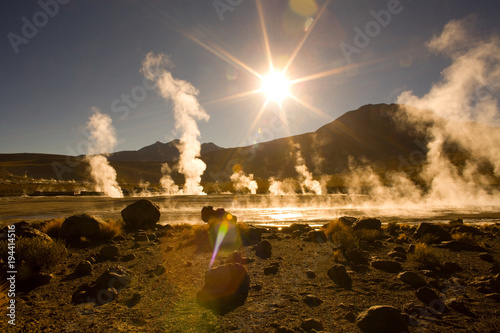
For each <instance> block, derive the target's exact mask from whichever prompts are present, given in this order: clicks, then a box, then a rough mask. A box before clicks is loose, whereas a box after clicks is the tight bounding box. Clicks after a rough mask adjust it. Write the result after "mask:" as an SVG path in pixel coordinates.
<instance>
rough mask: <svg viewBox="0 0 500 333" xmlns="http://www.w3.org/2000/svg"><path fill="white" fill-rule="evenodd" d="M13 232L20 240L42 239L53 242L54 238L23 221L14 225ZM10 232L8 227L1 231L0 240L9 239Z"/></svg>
mask: <svg viewBox="0 0 500 333" xmlns="http://www.w3.org/2000/svg"><path fill="white" fill-rule="evenodd" d="M11 228H12V227H11ZM12 230H14V234H15V235H16V238H19V237H22V238H40V239H43V240H45V241H47V242H52V238H50V236H49V235H47V234H46V233H44V232H41V231H40V230H38V229H35V228H33V227H31V226H30V224H29V223H28V222H24V221H22V222H17V223H14V224H13V229H12ZM8 231H9V228H8V227H7V226H5V227H3V228H2V230H0V240H2V239H7V238H8V234H9V232H8Z"/></svg>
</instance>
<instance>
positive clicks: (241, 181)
mask: <svg viewBox="0 0 500 333" xmlns="http://www.w3.org/2000/svg"><path fill="white" fill-rule="evenodd" d="M230 179H231V182H232V183H233V186H234V189H235V190H236V191H238V192H241V191H244V190H248V191H249V192H250V194H256V193H257V189H258V186H257V182H256V181H255V180H253V174H250V175H248V176H247V175H246V174H245V173H244V172H243V170H240V171H239V172H235V173H233V174H232V175H231V177H230Z"/></svg>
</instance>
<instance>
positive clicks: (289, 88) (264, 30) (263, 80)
mask: <svg viewBox="0 0 500 333" xmlns="http://www.w3.org/2000/svg"><path fill="white" fill-rule="evenodd" d="M312 2H313V3H316V2H315V1H312ZM329 2H330V0H326V1H325V2H324V3H323V5H321V6H317V5H316V9H315V11H314V13H312V14H311V13H307V15H305V16H304V28H303V35H302V37H300V40H299V41H298V43H297V45H296V46H295V47H294V48H293V50H292V52H290V54H288V55H286V57H285V59H286V61H284V62H282V63H280V64H277V63H275V61H274V59H275V56H276V55H274V54H273V46H274V45H273V44H272V43H271V41H270V33H269V28H268V24H267V20H266V15H265V14H266V13H265V9H264V6H263V3H262V0H255V6H256V11H257V14H258V20H259V22H258V27H259V28H260V30H261V31H260V35H261V42H262V49H263V51H264V57H263V58H262V60H261V61H260V63H261V64H265V69H264V70H262V69H260V70H257V69H255V68H253V67H252V65H250V64H248V63H246V62H245V61H242V60H241V59H238V57H237V56H235V55H234V54H232V53H231V52H228V51H227V50H225V49H224V48H223V47H221V46H220V45H218V44H217V43H216V42H211V41H210V39H205V38H203V40H202V39H201V37H198V36H195V35H194V34H193V33H191V32H188V31H186V30H185V29H183V28H182V27H181V24H179V23H178V22H177V20H176V19H175V18H173V17H170V15H168V14H165V15H166V16H167V17H168V21H169V22H170V23H173V24H174V26H175V27H176V29H177V30H178V31H179V32H180V33H182V34H183V35H184V36H185V37H187V38H188V39H190V40H191V41H193V42H195V43H196V44H197V45H199V46H201V47H202V48H203V49H205V50H207V51H208V52H210V53H211V54H213V55H215V56H216V57H218V58H219V59H221V60H223V61H224V62H225V63H227V64H228V65H230V66H232V67H234V68H237V69H238V70H239V71H242V72H244V73H248V74H250V77H254V78H255V79H256V80H255V84H254V86H252V87H250V89H242V90H240V91H238V92H236V93H233V94H227V95H225V96H220V97H217V98H213V99H209V100H205V101H203V104H204V105H206V106H208V105H210V106H216V105H217V104H220V103H226V102H234V101H238V100H243V99H246V98H248V97H251V96H263V97H264V101H263V104H262V106H261V107H260V108H259V110H258V111H257V113H256V115H255V119H254V120H253V122H252V127H251V128H249V130H248V133H250V132H252V131H253V129H254V127H255V126H256V125H257V124H258V122H259V120H260V119H261V117H262V116H263V114H264V112H265V111H266V110H267V109H268V107H270V106H271V105H272V104H274V105H276V106H277V107H278V109H279V113H280V114H281V115H283V114H284V113H285V112H286V110H285V101H286V100H290V102H291V103H296V104H297V105H300V106H302V107H305V108H306V109H308V110H310V111H311V112H312V113H314V114H315V115H317V116H319V117H321V118H324V119H330V117H329V116H328V114H327V113H325V112H324V111H322V110H321V109H320V108H318V107H316V106H315V105H314V103H313V102H312V101H311V100H310V98H304V97H301V96H298V95H297V94H294V86H295V85H297V84H301V85H303V84H304V83H307V82H309V81H312V80H317V79H320V78H324V77H329V76H335V75H340V74H342V73H344V72H346V71H348V70H349V69H350V67H352V66H349V65H347V66H341V67H334V68H330V69H327V70H325V71H321V72H313V73H310V74H307V75H303V76H301V77H293V76H292V75H291V73H290V72H291V71H290V69H291V68H293V65H294V61H295V60H296V59H297V57H298V55H299V54H300V53H301V52H303V51H304V45H305V44H306V42H307V40H308V39H309V37H310V36H311V35H312V34H313V31H314V30H315V27H316V26H317V23H318V22H319V21H320V20H321V18H322V16H323V14H324V13H325V12H326V11H327V5H328V4H329ZM301 72H304V70H302V71H301ZM287 105H289V104H287ZM285 125H287V124H286V122H285ZM248 133H247V135H248Z"/></svg>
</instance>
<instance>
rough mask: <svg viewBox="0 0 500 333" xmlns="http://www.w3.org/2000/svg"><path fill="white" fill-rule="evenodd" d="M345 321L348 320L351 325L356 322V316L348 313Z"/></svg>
mask: <svg viewBox="0 0 500 333" xmlns="http://www.w3.org/2000/svg"><path fill="white" fill-rule="evenodd" d="M344 319H345V320H347V321H348V322H350V323H354V322H355V321H356V315H355V314H354V313H352V312H348V313H346V315H345V316H344Z"/></svg>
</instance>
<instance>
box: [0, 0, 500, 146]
mask: <svg viewBox="0 0 500 333" xmlns="http://www.w3.org/2000/svg"><path fill="white" fill-rule="evenodd" d="M42 4H45V6H46V8H49V9H48V10H45V11H44V9H43V8H42V7H43V6H42ZM214 4H215V5H214ZM216 5H217V6H218V9H217V8H216ZM323 5H325V2H324V1H322V0H316V1H314V0H290V1H286V0H269V1H264V0H263V1H262V9H263V10H262V14H263V17H264V23H265V26H266V31H267V34H268V39H269V46H270V51H271V54H272V56H273V63H274V64H275V66H276V67H280V66H284V64H286V63H287V59H290V57H291V55H292V54H293V52H294V50H295V49H296V47H297V45H299V43H300V41H301V40H302V39H303V37H304V36H305V34H306V32H305V30H306V29H305V27H307V26H308V24H309V23H310V22H315V26H314V28H313V29H312V31H311V33H310V34H309V37H308V38H307V40H306V41H305V43H304V44H303V46H302V48H301V49H300V51H299V52H298V53H297V56H296V57H295V58H294V61H293V62H292V64H291V65H290V67H289V71H288V72H287V75H288V77H289V78H291V79H297V78H302V77H308V76H311V75H314V74H318V73H331V75H326V74H324V76H323V77H320V78H317V79H314V80H308V81H306V82H302V83H299V84H296V85H294V86H293V87H292V93H293V94H294V95H295V96H297V97H298V98H299V99H300V100H302V101H304V102H305V104H308V105H310V106H311V107H306V106H304V105H301V104H300V103H297V102H295V101H294V100H293V99H287V100H285V101H284V103H283V110H280V109H279V107H278V106H277V105H276V104H274V103H270V104H269V105H268V107H266V109H265V110H264V111H263V112H262V114H261V115H260V117H258V115H259V110H260V109H261V107H262V105H263V103H264V101H265V96H264V95H263V94H260V93H258V94H252V95H249V96H246V97H242V98H234V99H230V100H226V101H221V99H223V98H224V97H227V96H230V95H235V94H239V93H244V92H246V91H249V90H253V89H256V88H258V87H259V86H260V80H259V79H258V78H256V77H255V76H254V75H253V74H251V73H249V72H248V71H246V70H245V69H244V68H243V67H245V66H248V67H250V68H252V69H253V70H255V71H256V72H258V73H261V74H265V73H266V72H267V71H268V61H267V57H266V48H265V47H264V39H263V34H262V29H261V24H260V20H259V12H258V10H257V8H258V6H257V2H256V0H232V1H229V0H220V1H218V2H214V1H194V0H171V1H158V0H151V1H139V0H122V1H111V0H85V1H83V0H72V1H71V0H59V2H58V1H57V0H42V1H24V0H4V1H2V3H1V4H0V15H1V18H0V21H1V22H2V23H1V25H0V36H1V48H0V63H1V64H2V67H1V72H0V73H1V75H0V101H1V104H0V153H16V152H40V153H57V154H71V153H72V152H76V153H79V154H81V153H85V151H84V145H83V144H82V142H84V141H85V140H86V136H85V133H84V128H85V124H86V122H87V120H88V118H89V116H90V115H91V114H92V111H91V108H92V107H98V108H99V109H100V110H101V112H102V113H106V114H108V115H110V116H111V118H112V120H113V125H114V126H115V128H116V132H117V136H118V145H117V146H116V147H115V151H118V150H132V149H139V148H141V147H143V146H146V145H149V144H152V143H154V142H155V141H162V142H166V141H170V140H172V139H174V138H177V137H180V134H179V133H175V131H174V118H173V112H172V106H171V104H170V103H169V102H165V101H164V100H163V99H162V98H160V97H159V96H158V95H157V94H156V93H155V91H154V90H151V89H146V88H147V87H149V86H148V84H147V82H145V81H144V77H143V75H142V74H141V72H140V69H141V64H142V61H143V60H144V58H145V56H146V54H147V53H148V52H154V53H164V54H166V55H168V56H169V58H170V60H171V62H172V63H173V65H174V66H173V67H172V68H170V71H171V72H172V75H173V76H174V77H176V78H178V79H182V80H186V81H189V82H190V83H191V84H192V85H194V86H195V87H196V88H197V89H198V90H199V96H198V97H199V101H200V103H201V105H202V106H203V107H204V109H205V110H206V111H207V113H208V114H209V115H210V120H209V121H208V122H200V123H199V127H200V131H201V138H200V140H201V141H202V142H214V143H215V144H217V145H219V146H223V147H234V146H242V145H248V144H251V143H253V142H260V141H268V140H271V139H276V138H279V137H283V136H287V135H294V134H301V133H305V132H310V131H314V130H316V129H317V128H319V127H321V126H322V125H324V124H326V123H328V122H330V121H332V120H334V119H335V118H337V117H339V116H340V115H342V114H343V113H344V112H346V111H349V110H352V109H356V108H358V107H359V106H361V105H364V104H368V103H372V104H373V103H391V102H394V101H395V100H396V98H397V96H398V95H399V93H401V92H402V91H404V90H413V91H414V93H415V94H416V95H417V96H419V95H423V94H425V93H426V92H427V91H428V90H429V88H430V87H431V85H432V83H433V82H436V81H437V80H438V79H439V75H440V72H441V71H442V70H443V69H444V68H445V67H446V66H447V65H449V63H450V60H449V59H446V58H443V57H441V56H436V55H433V54H431V53H430V52H429V51H427V49H426V48H425V42H426V41H428V40H429V39H430V38H432V36H433V35H438V34H439V33H440V32H441V30H442V28H443V27H444V25H445V24H446V23H447V22H449V21H450V20H454V19H461V18H463V17H466V16H468V15H470V14H475V15H477V22H478V24H477V25H476V26H475V27H471V29H474V31H475V34H476V35H477V36H478V38H480V36H481V35H491V34H492V33H498V32H499V28H500V22H499V20H498V17H499V14H500V3H499V2H498V1H496V0H479V1H466V0H432V1H431V0H427V1H425V0H422V1H415V0H414V1H410V0H401V1H395V0H390V1H387V0H381V1H379V0H375V1H374V0H370V1H368V0H366V1H349V2H346V1H338V0H332V1H329V2H328V3H327V4H326V7H325V9H324V11H321V8H322V7H323ZM47 6H48V7H47ZM56 7H57V12H56ZM388 7H390V8H392V9H393V12H394V13H392V14H391V18H390V22H387V24H385V23H384V24H380V23H376V24H378V30H377V26H375V25H376V24H375V25H374V24H372V25H371V26H370V25H369V23H370V22H372V21H373V22H375V18H374V16H373V11H374V12H375V13H380V11H382V10H384V11H387V10H388ZM390 8H389V9H390ZM50 11H52V12H50ZM46 12H48V14H44V13H46ZM319 13H322V14H321V15H319ZM49 14H50V15H49ZM308 19H310V20H309V21H308ZM311 19H312V20H311ZM314 20H316V21H314ZM26 22H28V24H27V23H26ZM35 23H36V24H37V25H38V26H36V25H34V24H35ZM32 24H33V26H34V27H35V28H36V31H33V30H30V29H29V27H25V26H26V25H32ZM367 24H368V27H369V28H370V27H371V28H372V29H375V30H372V31H371V34H372V36H373V37H370V36H368V38H369V43H365V44H367V45H360V44H359V43H358V46H362V47H359V48H357V51H356V52H355V53H352V54H350V64H349V63H348V62H349V61H348V59H347V58H346V52H345V45H347V44H348V45H351V46H353V47H356V36H357V32H356V31H357V30H356V29H355V28H359V29H360V30H361V31H364V30H365V28H366V27H367ZM383 25H385V26H383ZM365 33H366V32H365ZM358 39H359V38H358ZM365 42H366V41H365ZM342 45H344V52H343V51H342ZM227 55H230V57H231V58H232V59H233V60H231V59H229V58H228V56H227ZM235 60H236V61H237V62H240V63H242V64H245V65H244V66H243V67H242V66H240V65H238V64H237V63H236V62H235ZM347 65H350V67H349V66H347ZM127 96H128V97H127ZM127 98H128V102H127ZM127 103H128V104H127ZM125 110H127V111H125ZM283 119H286V124H285V123H284V122H283Z"/></svg>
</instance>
